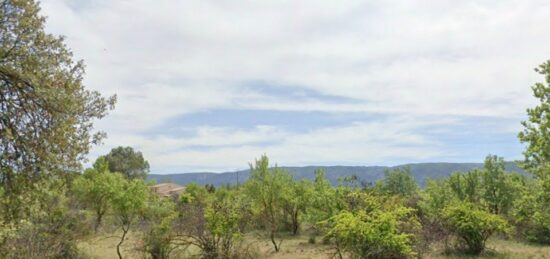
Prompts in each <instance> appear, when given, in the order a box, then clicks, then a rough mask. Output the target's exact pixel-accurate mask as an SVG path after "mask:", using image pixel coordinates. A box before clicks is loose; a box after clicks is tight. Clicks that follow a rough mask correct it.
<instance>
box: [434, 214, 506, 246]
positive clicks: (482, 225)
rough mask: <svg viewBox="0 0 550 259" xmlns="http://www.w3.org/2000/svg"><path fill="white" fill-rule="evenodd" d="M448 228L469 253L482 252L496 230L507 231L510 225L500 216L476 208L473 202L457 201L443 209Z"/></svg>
mask: <svg viewBox="0 0 550 259" xmlns="http://www.w3.org/2000/svg"><path fill="white" fill-rule="evenodd" d="M442 216H443V220H444V221H445V226H446V228H447V229H448V230H449V231H450V232H451V233H453V234H454V235H456V236H457V237H458V238H459V240H461V242H462V243H461V245H464V247H463V249H465V250H466V252H468V253H472V254H480V253H481V252H483V250H484V249H485V242H486V241H487V239H488V238H489V237H490V236H491V235H493V234H494V233H495V232H499V231H500V232H506V231H507V230H508V225H507V223H506V221H505V220H504V219H502V218H501V217H500V216H497V215H494V214H491V213H489V212H487V211H484V210H481V209H478V208H476V207H475V206H474V205H473V204H471V203H456V204H454V205H450V206H448V207H447V208H445V209H444V210H443V215H442Z"/></svg>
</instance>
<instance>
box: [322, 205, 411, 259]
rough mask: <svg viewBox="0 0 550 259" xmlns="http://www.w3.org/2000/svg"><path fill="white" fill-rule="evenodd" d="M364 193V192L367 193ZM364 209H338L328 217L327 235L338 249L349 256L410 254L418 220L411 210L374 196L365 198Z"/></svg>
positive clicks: (368, 256) (405, 255) (369, 256)
mask: <svg viewBox="0 0 550 259" xmlns="http://www.w3.org/2000/svg"><path fill="white" fill-rule="evenodd" d="M367 197H368V196H367ZM366 204H368V205H367V206H365V208H364V209H361V210H358V211H356V212H351V211H342V212H340V213H338V214H336V215H335V216H333V217H331V218H330V219H329V220H328V221H326V222H325V224H327V225H328V228H329V230H328V233H327V235H328V236H329V237H332V238H334V239H335V242H336V244H337V248H338V249H339V251H340V250H341V251H342V252H347V253H349V254H350V255H351V257H352V258H399V257H413V256H415V255H416V252H415V251H414V249H413V244H414V234H413V233H412V232H407V231H404V230H405V229H407V230H414V229H417V228H418V227H419V223H418V221H417V220H416V218H415V216H414V213H413V212H414V210H413V209H411V208H407V207H403V206H401V205H392V206H387V205H384V204H382V203H381V201H380V200H378V199H376V198H372V197H371V199H369V201H367V202H366Z"/></svg>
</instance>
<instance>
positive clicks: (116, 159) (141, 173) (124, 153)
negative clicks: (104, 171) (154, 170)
mask: <svg viewBox="0 0 550 259" xmlns="http://www.w3.org/2000/svg"><path fill="white" fill-rule="evenodd" d="M105 159H106V160H107V163H109V170H111V172H118V173H122V174H123V175H125V176H126V177H127V178H128V179H145V178H147V174H148V173H149V162H147V160H145V159H144V158H143V154H142V153H141V152H139V151H135V150H134V149H133V148H132V147H117V148H113V149H112V150H111V152H109V154H107V155H106V156H105Z"/></svg>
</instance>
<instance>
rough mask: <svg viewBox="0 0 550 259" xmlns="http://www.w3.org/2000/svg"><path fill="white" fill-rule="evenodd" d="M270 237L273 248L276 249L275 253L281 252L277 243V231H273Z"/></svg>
mask: <svg viewBox="0 0 550 259" xmlns="http://www.w3.org/2000/svg"><path fill="white" fill-rule="evenodd" d="M269 237H270V238H271V243H273V247H275V252H279V249H280V248H281V247H280V246H279V245H278V244H277V242H276V241H275V230H273V229H271V233H270V235H269Z"/></svg>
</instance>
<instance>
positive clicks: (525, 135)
mask: <svg viewBox="0 0 550 259" xmlns="http://www.w3.org/2000/svg"><path fill="white" fill-rule="evenodd" d="M535 71H536V72H537V73H539V74H541V75H543V76H544V79H545V81H546V82H538V83H535V85H534V86H532V89H533V95H534V96H535V97H536V98H537V99H538V100H539V104H538V105H537V106H535V107H534V108H530V109H527V115H528V119H527V120H526V121H523V122H522V123H521V124H522V125H523V127H524V129H523V131H522V132H520V133H519V135H518V137H519V139H520V141H521V142H522V143H526V144H527V149H526V150H525V151H524V152H523V154H524V155H525V160H524V167H525V169H527V170H528V171H530V172H532V173H534V174H535V175H536V176H538V177H545V176H550V170H549V169H550V60H548V61H546V62H544V63H542V64H541V65H540V66H539V67H538V68H535Z"/></svg>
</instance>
